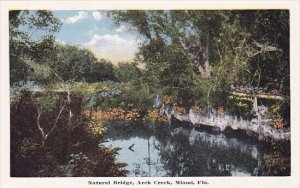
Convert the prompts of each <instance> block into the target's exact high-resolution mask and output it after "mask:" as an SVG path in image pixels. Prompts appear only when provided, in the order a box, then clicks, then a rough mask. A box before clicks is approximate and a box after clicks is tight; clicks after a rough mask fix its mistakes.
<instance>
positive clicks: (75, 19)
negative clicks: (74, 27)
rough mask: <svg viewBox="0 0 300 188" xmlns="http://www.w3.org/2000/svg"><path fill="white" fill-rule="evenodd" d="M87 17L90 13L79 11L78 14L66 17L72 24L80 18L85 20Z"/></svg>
mask: <svg viewBox="0 0 300 188" xmlns="http://www.w3.org/2000/svg"><path fill="white" fill-rule="evenodd" d="M87 18H88V13H87V12H85V11H79V12H78V13H77V15H75V16H71V17H68V18H67V19H65V22H66V23H70V24H72V23H76V22H78V21H80V20H84V19H87Z"/></svg>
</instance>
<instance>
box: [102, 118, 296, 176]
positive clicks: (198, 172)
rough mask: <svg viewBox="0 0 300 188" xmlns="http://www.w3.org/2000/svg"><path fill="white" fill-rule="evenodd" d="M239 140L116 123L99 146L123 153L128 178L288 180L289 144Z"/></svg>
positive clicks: (187, 129)
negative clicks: (264, 178)
mask: <svg viewBox="0 0 300 188" xmlns="http://www.w3.org/2000/svg"><path fill="white" fill-rule="evenodd" d="M240 135H242V136H235V134H234V133H233V132H232V131H231V130H226V131H225V132H223V133H220V132H218V131H215V130H211V129H209V128H207V127H200V128H193V127H192V126H190V125H189V124H182V125H180V124H175V125H172V127H170V126H168V125H155V126H154V125H143V124H123V123H119V124H113V125H109V126H108V131H107V135H106V140H107V142H105V143H103V144H104V145H105V146H107V147H120V148H121V150H120V151H119V155H117V156H116V157H117V160H118V161H120V162H124V163H127V164H128V166H127V170H128V171H129V174H128V176H155V177H160V176H171V177H174V176H185V177H187V176H288V175H290V147H289V145H290V143H273V142H259V141H257V140H255V139H253V138H251V137H247V136H245V135H243V134H242V133H241V134H240ZM278 161H279V162H278Z"/></svg>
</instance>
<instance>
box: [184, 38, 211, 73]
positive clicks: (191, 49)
mask: <svg viewBox="0 0 300 188" xmlns="http://www.w3.org/2000/svg"><path fill="white" fill-rule="evenodd" d="M179 41H180V44H181V46H182V47H183V49H184V50H185V52H186V54H187V57H188V59H189V60H190V61H192V62H193V63H194V64H195V65H196V66H197V68H198V71H199V73H200V75H201V77H202V78H210V76H211V74H210V64H209V53H208V45H203V44H202V43H201V41H200V39H198V41H196V42H195V43H192V44H190V45H189V46H187V44H186V42H185V40H184V39H183V38H182V37H179ZM195 49H196V50H195Z"/></svg>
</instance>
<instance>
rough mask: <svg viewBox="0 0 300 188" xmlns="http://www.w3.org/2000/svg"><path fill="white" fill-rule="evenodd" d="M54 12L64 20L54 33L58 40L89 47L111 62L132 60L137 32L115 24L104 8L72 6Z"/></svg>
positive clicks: (136, 43) (136, 44)
mask: <svg viewBox="0 0 300 188" xmlns="http://www.w3.org/2000/svg"><path fill="white" fill-rule="evenodd" d="M53 13H54V16H55V17H57V18H58V19H60V20H61V21H62V23H63V25H62V27H61V30H60V31H59V32H58V33H56V35H55V36H56V39H57V41H58V42H60V43H62V44H65V43H66V44H73V45H79V46H82V47H85V48H88V49H90V50H91V51H92V52H94V54H95V55H96V57H98V58H105V59H108V60H110V61H112V62H113V63H117V62H121V61H131V60H133V58H134V54H135V53H136V52H137V47H138V44H139V43H140V42H141V40H140V39H139V36H138V35H137V34H134V33H132V32H129V31H128V27H126V25H121V26H118V27H117V26H116V25H114V23H113V21H112V19H111V18H109V17H107V16H105V12H104V11H99V10H88V11H86V10H72V11H53Z"/></svg>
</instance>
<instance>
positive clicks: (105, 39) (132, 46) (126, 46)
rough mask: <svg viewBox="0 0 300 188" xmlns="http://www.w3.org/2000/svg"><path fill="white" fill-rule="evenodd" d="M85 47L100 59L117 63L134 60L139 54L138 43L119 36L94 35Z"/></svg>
mask: <svg viewBox="0 0 300 188" xmlns="http://www.w3.org/2000/svg"><path fill="white" fill-rule="evenodd" d="M84 46H85V47H87V48H89V49H91V51H92V52H94V53H95V55H96V56H97V57H98V58H105V59H108V60H110V61H112V62H113V63H117V62H121V61H131V60H133V58H134V55H135V53H136V52H137V46H138V41H137V40H134V39H129V38H122V37H121V36H119V35H110V34H105V35H97V34H94V35H93V36H92V37H91V39H90V41H89V42H87V43H85V44H84Z"/></svg>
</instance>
